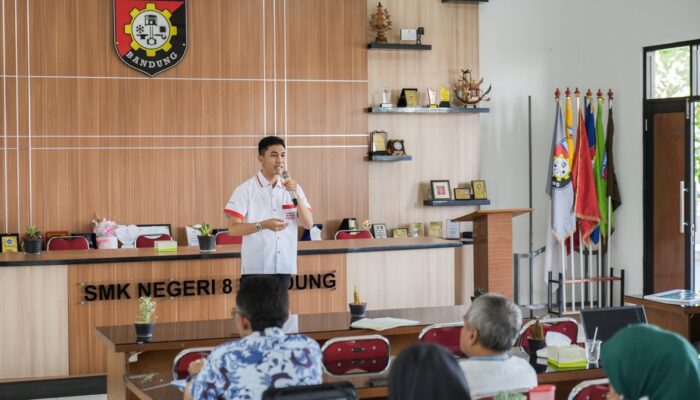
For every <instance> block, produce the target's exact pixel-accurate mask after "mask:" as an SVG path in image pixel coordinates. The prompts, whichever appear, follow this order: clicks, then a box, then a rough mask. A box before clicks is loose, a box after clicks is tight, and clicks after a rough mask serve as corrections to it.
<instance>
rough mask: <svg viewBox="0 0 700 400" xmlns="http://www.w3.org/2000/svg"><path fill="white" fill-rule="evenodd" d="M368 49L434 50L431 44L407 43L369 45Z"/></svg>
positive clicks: (375, 43)
mask: <svg viewBox="0 0 700 400" xmlns="http://www.w3.org/2000/svg"><path fill="white" fill-rule="evenodd" d="M367 48H368V49H370V50H432V48H433V46H432V45H430V44H416V43H413V44H407V43H379V42H372V43H367Z"/></svg>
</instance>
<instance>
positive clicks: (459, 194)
mask: <svg viewBox="0 0 700 400" xmlns="http://www.w3.org/2000/svg"><path fill="white" fill-rule="evenodd" d="M471 198H472V194H471V192H470V191H469V188H455V200H471Z"/></svg>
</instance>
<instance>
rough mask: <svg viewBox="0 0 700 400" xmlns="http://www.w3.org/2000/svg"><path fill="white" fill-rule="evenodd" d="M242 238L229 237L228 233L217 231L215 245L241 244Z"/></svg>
mask: <svg viewBox="0 0 700 400" xmlns="http://www.w3.org/2000/svg"><path fill="white" fill-rule="evenodd" d="M241 243H243V238H242V237H241V236H231V235H229V234H228V231H219V232H217V233H216V244H217V245H219V244H241Z"/></svg>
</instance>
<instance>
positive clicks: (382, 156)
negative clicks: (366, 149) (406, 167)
mask: <svg viewBox="0 0 700 400" xmlns="http://www.w3.org/2000/svg"><path fill="white" fill-rule="evenodd" d="M411 160H413V156H390V155H388V154H368V155H367V161H411Z"/></svg>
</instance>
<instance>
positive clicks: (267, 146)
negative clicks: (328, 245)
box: [224, 136, 314, 288]
mask: <svg viewBox="0 0 700 400" xmlns="http://www.w3.org/2000/svg"><path fill="white" fill-rule="evenodd" d="M286 160H287V149H286V146H285V144H284V140H283V139H282V138H279V137H277V136H266V137H265V138H263V139H262V140H261V141H260V143H258V161H260V171H259V172H258V173H257V174H255V176H253V177H252V178H250V179H248V180H247V181H246V182H244V183H243V184H241V185H240V186H238V187H237V188H236V189H235V190H234V191H233V194H232V195H231V198H230V199H229V201H228V203H227V204H226V208H225V209H224V212H225V213H226V214H227V215H228V217H229V223H228V233H229V235H231V236H242V237H243V245H242V248H241V280H244V279H246V278H247V277H249V276H253V275H274V276H276V277H277V278H278V279H279V280H280V281H281V282H282V283H283V284H284V287H287V288H288V287H289V284H290V280H291V275H292V274H296V272H297V235H298V232H297V231H298V230H297V226H298V225H301V226H303V227H304V228H306V229H311V227H313V224H314V221H313V216H312V215H311V206H310V205H309V202H308V200H307V199H306V196H305V195H304V191H303V190H302V188H301V186H299V185H298V184H297V183H296V182H295V181H294V180H292V179H290V177H289V174H288V173H287V171H286Z"/></svg>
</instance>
